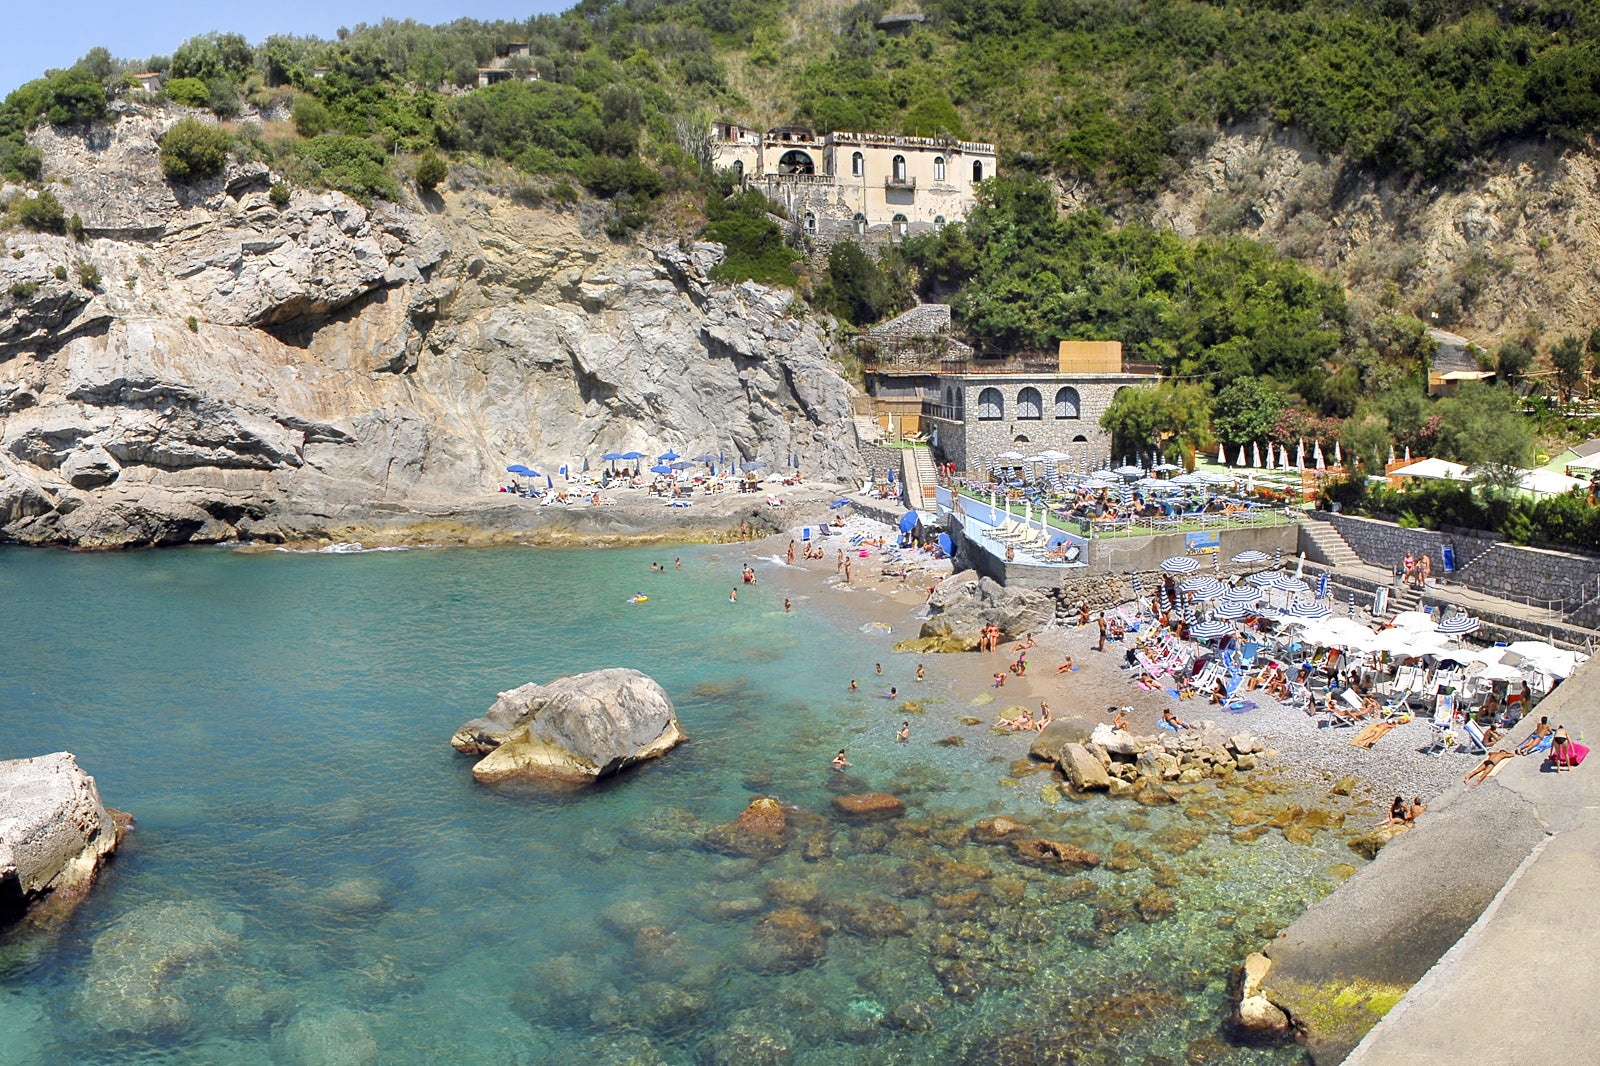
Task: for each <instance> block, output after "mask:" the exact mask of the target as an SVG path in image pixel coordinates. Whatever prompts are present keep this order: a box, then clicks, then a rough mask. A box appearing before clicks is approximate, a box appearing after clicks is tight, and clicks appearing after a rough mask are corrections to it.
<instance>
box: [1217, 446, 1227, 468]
mask: <svg viewBox="0 0 1600 1066" xmlns="http://www.w3.org/2000/svg"><path fill="white" fill-rule="evenodd" d="M1217 465H1218V466H1227V465H1228V452H1227V450H1226V449H1225V448H1223V446H1222V444H1221V442H1218V444H1217Z"/></svg>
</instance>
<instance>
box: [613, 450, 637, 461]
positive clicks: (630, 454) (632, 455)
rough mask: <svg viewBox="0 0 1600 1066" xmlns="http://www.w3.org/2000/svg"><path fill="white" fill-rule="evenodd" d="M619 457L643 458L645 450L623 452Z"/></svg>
mask: <svg viewBox="0 0 1600 1066" xmlns="http://www.w3.org/2000/svg"><path fill="white" fill-rule="evenodd" d="M617 458H618V459H626V460H633V459H643V458H644V452H623V453H622V454H621V455H619V456H617Z"/></svg>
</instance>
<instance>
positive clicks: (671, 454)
mask: <svg viewBox="0 0 1600 1066" xmlns="http://www.w3.org/2000/svg"><path fill="white" fill-rule="evenodd" d="M656 458H657V459H659V460H661V461H662V462H663V463H670V462H672V461H673V460H674V459H682V458H683V456H681V455H679V454H678V453H677V452H675V451H673V450H672V449H671V448H668V449H667V450H666V451H664V452H662V453H661V454H660V455H658V456H656Z"/></svg>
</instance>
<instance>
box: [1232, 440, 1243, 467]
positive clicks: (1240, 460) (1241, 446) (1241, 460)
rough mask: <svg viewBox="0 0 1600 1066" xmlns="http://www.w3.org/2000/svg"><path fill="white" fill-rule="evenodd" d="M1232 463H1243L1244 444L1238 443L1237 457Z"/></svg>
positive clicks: (1238, 464) (1237, 464)
mask: <svg viewBox="0 0 1600 1066" xmlns="http://www.w3.org/2000/svg"><path fill="white" fill-rule="evenodd" d="M1233 465H1234V466H1243V465H1244V445H1243V444H1241V445H1239V459H1238V461H1237V462H1235V463H1234V464H1233Z"/></svg>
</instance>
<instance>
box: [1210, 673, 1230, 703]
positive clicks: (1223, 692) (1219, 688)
mask: <svg viewBox="0 0 1600 1066" xmlns="http://www.w3.org/2000/svg"><path fill="white" fill-rule="evenodd" d="M1227 698H1228V686H1227V683H1226V682H1224V681H1223V680H1222V678H1220V677H1219V678H1217V683H1216V685H1214V686H1213V687H1212V689H1211V702H1212V703H1221V702H1222V701H1223V700H1225V699H1227Z"/></svg>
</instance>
